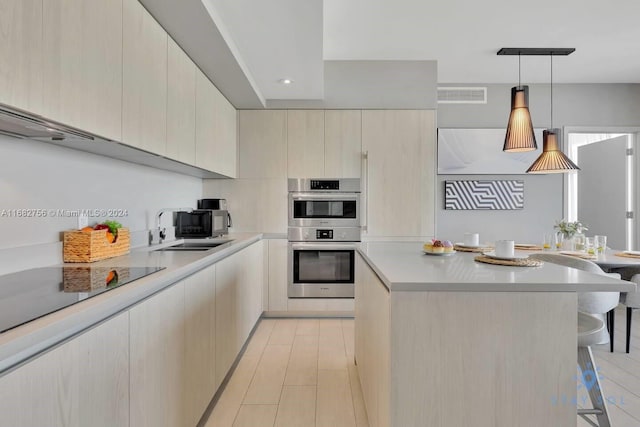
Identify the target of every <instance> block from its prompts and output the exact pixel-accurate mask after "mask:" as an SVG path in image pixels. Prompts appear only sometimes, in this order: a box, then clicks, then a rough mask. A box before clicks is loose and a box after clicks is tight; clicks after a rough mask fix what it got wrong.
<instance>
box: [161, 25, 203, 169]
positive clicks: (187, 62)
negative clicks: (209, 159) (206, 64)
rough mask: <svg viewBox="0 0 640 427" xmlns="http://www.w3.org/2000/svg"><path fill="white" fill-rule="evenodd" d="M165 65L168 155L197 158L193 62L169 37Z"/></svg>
mask: <svg viewBox="0 0 640 427" xmlns="http://www.w3.org/2000/svg"><path fill="white" fill-rule="evenodd" d="M168 64H169V66H168V69H167V157H170V158H172V159H175V160H179V161H181V162H183V163H187V164H189V165H194V164H195V162H196V66H195V64H194V63H193V62H191V59H190V58H189V57H188V56H187V54H186V53H184V52H183V51H182V49H180V46H178V45H177V44H176V42H174V41H173V39H171V38H170V37H169V38H168Z"/></svg>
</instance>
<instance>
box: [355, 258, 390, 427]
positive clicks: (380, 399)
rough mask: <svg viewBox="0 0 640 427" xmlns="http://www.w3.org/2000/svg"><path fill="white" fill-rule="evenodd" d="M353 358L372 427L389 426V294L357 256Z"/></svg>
mask: <svg viewBox="0 0 640 427" xmlns="http://www.w3.org/2000/svg"><path fill="white" fill-rule="evenodd" d="M355 291H356V297H355V301H356V304H355V316H356V322H355V357H356V362H357V365H358V373H359V377H360V385H361V387H362V396H363V398H364V403H365V406H366V408H367V415H368V417H369V425H370V426H371V427H387V426H389V425H390V419H389V402H390V398H391V394H390V390H389V376H390V372H391V368H390V364H389V356H390V335H389V333H390V330H389V325H390V318H389V316H390V312H389V303H390V296H389V291H388V290H387V288H386V287H385V286H384V284H383V283H382V282H381V281H380V279H379V278H378V276H376V274H375V273H374V272H373V270H372V269H371V268H370V267H369V266H368V265H367V263H366V262H365V261H364V260H363V259H362V257H361V256H360V255H359V254H356V289H355Z"/></svg>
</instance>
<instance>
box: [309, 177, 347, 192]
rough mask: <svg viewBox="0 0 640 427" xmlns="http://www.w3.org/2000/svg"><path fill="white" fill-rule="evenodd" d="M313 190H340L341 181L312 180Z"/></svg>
mask: <svg viewBox="0 0 640 427" xmlns="http://www.w3.org/2000/svg"><path fill="white" fill-rule="evenodd" d="M310 186H311V188H310V189H311V190H340V181H338V180H337V179H331V180H328V179H322V180H320V179H312V180H311V182H310Z"/></svg>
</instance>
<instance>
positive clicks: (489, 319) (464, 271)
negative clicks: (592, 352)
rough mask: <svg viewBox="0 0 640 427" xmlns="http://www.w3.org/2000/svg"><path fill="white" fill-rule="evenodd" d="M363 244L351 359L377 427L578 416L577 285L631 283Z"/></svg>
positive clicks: (624, 287)
mask: <svg viewBox="0 0 640 427" xmlns="http://www.w3.org/2000/svg"><path fill="white" fill-rule="evenodd" d="M474 256H475V254H471V253H456V254H454V255H451V256H430V255H426V254H424V253H423V251H422V244H421V243H415V242H407V243H404V242H403V243H392V242H369V243H363V244H362V247H361V249H360V250H359V256H358V257H357V259H356V262H357V265H356V277H357V283H356V301H355V312H356V320H355V333H356V336H355V346H356V348H355V357H356V363H357V365H358V372H359V376H360V381H361V385H362V391H363V396H364V400H365V404H366V407H367V412H368V416H369V421H370V424H371V426H375V427H377V426H380V427H382V426H393V427H411V426H430V427H431V426H434V427H437V426H442V427H455V426H460V427H462V426H476V427H477V426H487V427H489V426H491V427H493V426H505V427H507V426H509V427H510V426H516V425H517V426H563V427H564V426H575V425H576V423H577V416H576V407H575V405H571V404H570V403H562V402H563V399H564V400H568V401H569V402H570V401H571V398H572V397H575V396H576V362H577V333H576V331H577V314H576V313H577V297H576V295H577V294H576V293H577V292H579V291H620V292H627V291H632V290H634V289H635V285H634V284H632V283H629V282H624V281H620V280H616V279H612V278H610V277H607V276H598V275H593V274H589V273H585V272H582V271H578V270H574V269H569V268H566V267H562V266H558V265H554V264H549V263H546V264H544V265H542V266H540V267H506V266H498V265H488V264H482V263H479V262H476V261H474Z"/></svg>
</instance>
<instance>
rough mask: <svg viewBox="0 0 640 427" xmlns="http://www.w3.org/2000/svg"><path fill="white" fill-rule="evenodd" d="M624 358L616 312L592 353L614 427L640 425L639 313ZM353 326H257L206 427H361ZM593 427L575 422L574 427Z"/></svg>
mask: <svg viewBox="0 0 640 427" xmlns="http://www.w3.org/2000/svg"><path fill="white" fill-rule="evenodd" d="M634 320H635V322H634V325H633V331H632V338H631V342H632V348H631V353H630V354H626V353H625V352H624V351H625V347H624V346H625V331H626V324H625V311H624V307H622V306H621V307H619V308H618V310H617V311H616V335H615V344H616V349H615V353H610V352H609V346H608V345H603V346H596V347H594V348H593V351H594V357H595V359H596V365H597V366H598V367H599V369H600V371H599V373H600V376H601V377H602V387H603V390H604V394H605V397H607V398H608V399H609V401H611V402H612V403H610V404H609V411H610V416H611V420H612V423H613V426H614V427H639V426H640V310H639V311H636V313H635V316H634ZM353 326H354V323H353V320H352V319H320V320H319V319H277V320H276V319H263V320H262V321H261V322H260V324H259V326H258V328H257V330H256V332H255V334H254V335H253V337H252V338H251V340H250V342H249V344H248V346H247V350H246V352H245V354H244V355H243V357H242V359H241V360H240V362H239V364H238V367H237V368H236V370H235V372H234V374H233V375H232V377H231V379H230V381H229V383H228V384H227V387H226V389H225V390H224V392H223V393H222V396H221V397H220V400H219V401H218V403H217V404H216V406H215V408H214V410H213V412H212V413H211V416H210V417H209V420H208V421H207V423H206V427H223V426H224V427H240V426H243V427H244V426H250V427H262V426H269V427H273V426H277V427H282V426H286V427H296V426H302V427H313V426H318V427H324V426H332V427H342V426H346V427H352V426H353V427H362V426H368V421H367V416H366V412H365V409H364V403H363V401H362V391H361V389H360V381H359V379H358V373H357V370H356V367H355V365H354V364H353V339H354V337H353ZM592 425H595V424H592V423H589V421H588V420H585V419H582V418H580V417H578V427H587V426H592Z"/></svg>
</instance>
